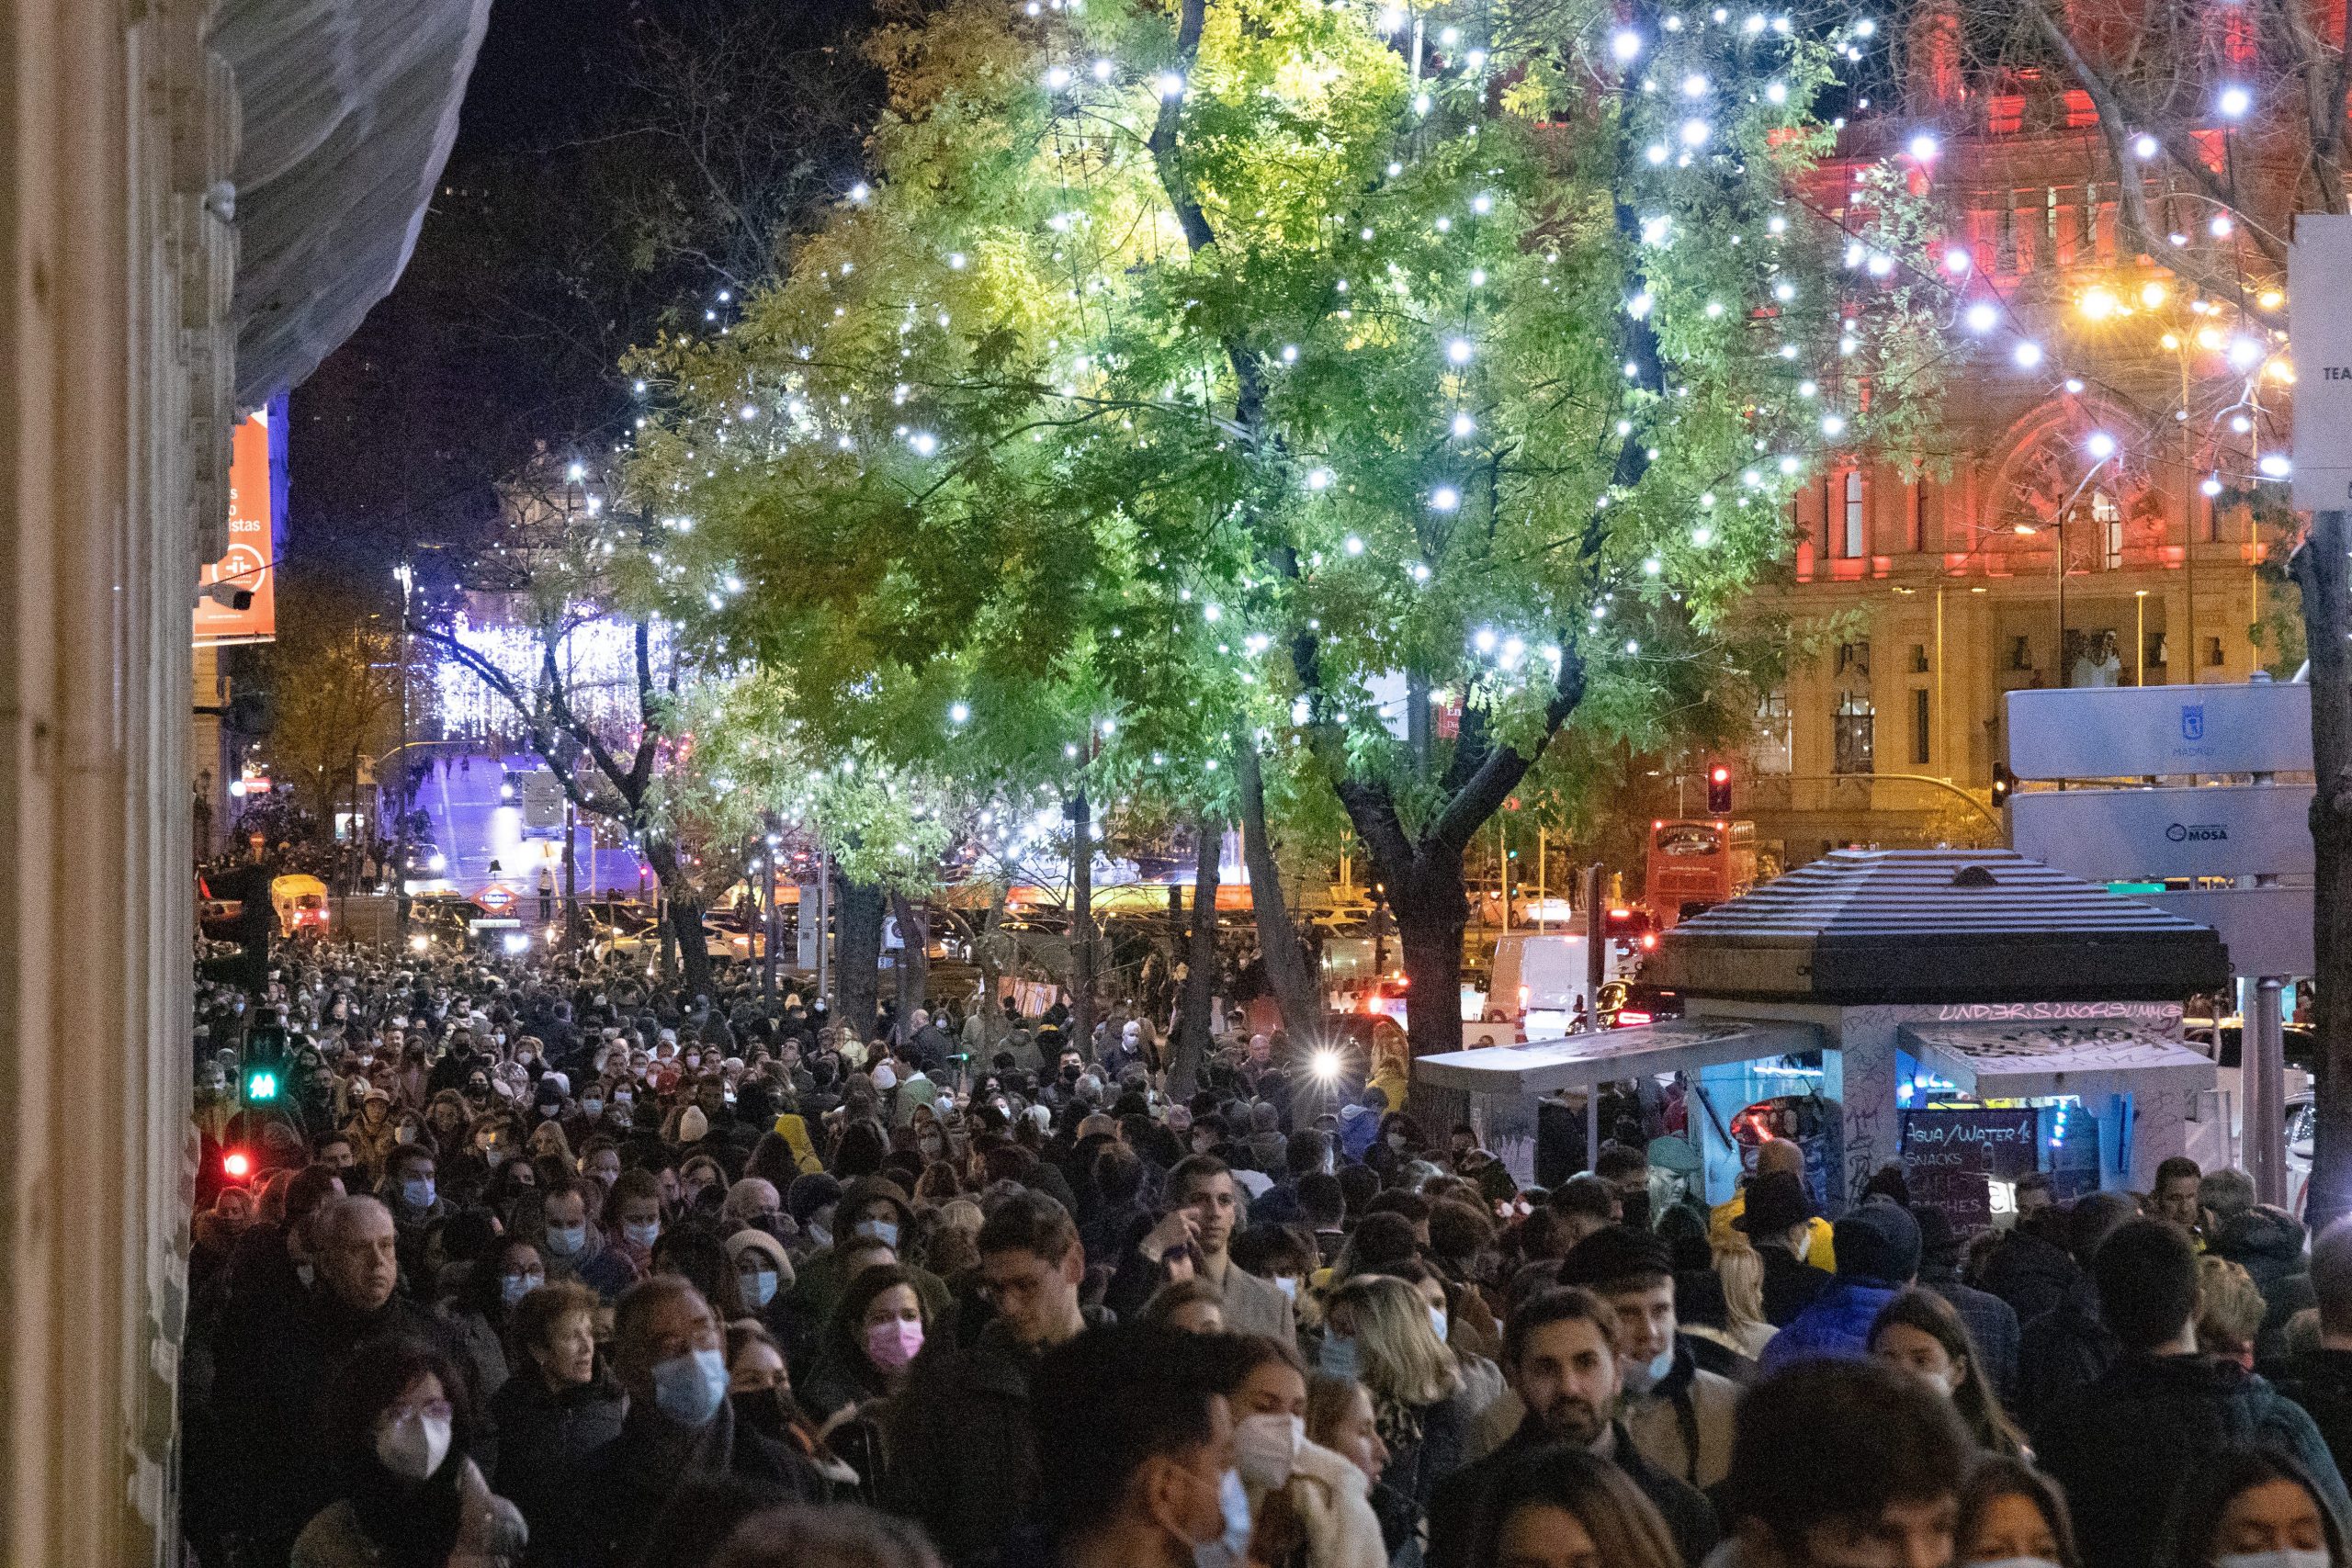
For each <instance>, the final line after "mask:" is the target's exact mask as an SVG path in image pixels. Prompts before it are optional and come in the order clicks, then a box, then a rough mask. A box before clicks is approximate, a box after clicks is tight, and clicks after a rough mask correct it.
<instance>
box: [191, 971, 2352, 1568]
mask: <svg viewBox="0 0 2352 1568" xmlns="http://www.w3.org/2000/svg"><path fill="white" fill-rule="evenodd" d="M722 990H723V994H721V995H718V996H715V997H714V996H705V995H692V996H685V995H679V994H677V993H676V992H675V991H674V990H673V989H671V988H668V987H663V986H662V985H660V984H658V983H654V982H651V981H649V979H648V978H647V977H646V976H645V974H644V973H643V971H642V969H641V968H640V967H634V966H632V967H628V968H624V967H622V966H619V965H616V964H599V963H597V962H594V961H592V960H586V959H575V958H571V957H568V956H565V955H561V954H558V955H552V956H550V955H534V956H532V957H530V958H528V959H515V960H506V961H500V960H494V959H491V958H486V957H465V958H458V957H442V958H413V959H409V960H407V961H405V962H402V961H401V960H399V959H397V958H395V957H390V956H385V955H379V954H373V953H365V952H360V951H357V950H349V949H339V948H333V947H326V946H317V945H313V946H310V947H305V948H300V949H292V950H288V951H287V952H285V953H282V954H281V955H280V956H279V958H278V959H277V967H276V968H274V969H272V970H270V971H269V978H268V982H267V985H266V989H265V991H264V993H263V994H262V995H259V996H248V995H246V994H245V993H243V992H242V991H238V990H233V989H231V988H229V987H225V986H223V985H220V984H218V983H202V984H200V985H199V987H198V1021H197V1023H198V1027H197V1043H196V1069H197V1074H198V1122H199V1129H198V1130H199V1134H200V1135H201V1139H202V1143H203V1147H204V1158H203V1162H202V1168H203V1170H204V1173H205V1174H204V1177H203V1179H202V1180H201V1182H200V1186H199V1212H198V1214H197V1217H196V1222H195V1226H194V1242H193V1248H192V1253H191V1258H190V1268H189V1281H188V1282H189V1292H190V1298H189V1299H190V1303H191V1304H190V1309H189V1330H188V1334H187V1349H186V1354H185V1357H184V1360H183V1364H182V1366H181V1369H180V1379H181V1392H182V1400H181V1408H182V1411H183V1422H184V1444H183V1448H182V1467H183V1474H182V1478H181V1486H180V1493H181V1496H182V1498H183V1507H184V1513H185V1519H184V1523H185V1527H186V1531H187V1539H188V1540H189V1541H190V1543H191V1545H192V1546H193V1548H194V1549H195V1551H196V1553H197V1555H198V1558H199V1560H200V1561H202V1562H204V1563H206V1564H208V1565H210V1568H257V1565H266V1568H279V1565H283V1564H288V1563H291V1564H295V1565H297V1568H363V1565H366V1568H374V1565H379V1564H397V1565H401V1568H409V1565H430V1568H444V1565H448V1564H462V1565H466V1568H477V1565H489V1564H520V1565H524V1568H542V1565H552V1568H635V1565H640V1564H641V1565H644V1568H702V1565H704V1564H713V1565H725V1568H743V1565H752V1564H762V1565H776V1568H782V1565H786V1564H789V1565H794V1568H977V1565H983V1564H987V1565H998V1564H1001V1565H1005V1568H1159V1565H1162V1564H1164V1565H1166V1568H1243V1565H1244V1564H1257V1565H1261V1568H1384V1565H1394V1568H1422V1565H1424V1564H1426V1565H1428V1568H1700V1565H1702V1564H1707V1565H1710V1568H1947V1565H1960V1564H1975V1565H1991V1564H1999V1565H2003V1568H2028V1565H2034V1564H2040V1565H2047V1568H2152V1565H2156V1568H2352V1557H2347V1553H2346V1542H2345V1536H2344V1529H2345V1521H2346V1518H2347V1517H2352V1499H2347V1497H2346V1491H2345V1485H2344V1481H2343V1479H2342V1477H2343V1475H2344V1473H2345V1472H2344V1470H2343V1468H2342V1467H2343V1466H2344V1465H2346V1464H2347V1463H2352V1230H2346V1229H2336V1230H2331V1231H2330V1232H2328V1233H2327V1234H2326V1235H2323V1236H2321V1237H2320V1238H2319V1239H2318V1241H2317V1242H2316V1244H2315V1245H2311V1246H2307V1245H2306V1238H2305V1236H2304V1235H2303V1234H2302V1229H2301V1225H2300V1224H2298V1223H2297V1222H2296V1221H2295V1220H2294V1219H2292V1218H2291V1217H2290V1216H2289V1215H2287V1214H2285V1213H2280V1212H2278V1211H2277V1210H2274V1209H2267V1208H2265V1207H2263V1206H2261V1205H2259V1204H2257V1203H2256V1201H2254V1191H2253V1189H2252V1187H2251V1184H2250V1183H2248V1182H2247V1180H2246V1179H2245V1177H2244V1176H2243V1175H2242V1174H2241V1173H2239V1172H2236V1171H2229V1170H2219V1171H2214V1172H2211V1173H2205V1172H2200V1171H2199V1170H2198V1169H2197V1168H2195V1167H2193V1166H2190V1165H2188V1164H2187V1163H2186V1162H2182V1161H2176V1162H2169V1163H2167V1164H2166V1165H2165V1167H2164V1168H2162V1169H2161V1170H2159V1171H2158V1172H2157V1173H2155V1174H2156V1180H2155V1182H2154V1185H2153V1188H2152V1190H2151V1191H2150V1192H2148V1193H2147V1194H2145V1195H2143V1196H2139V1195H2132V1194H2125V1193H2117V1192H2092V1193H2087V1194H2085V1195H2083V1196H2080V1197H2077V1198H2075V1200H2074V1201H2072V1202H2070V1203H2064V1204H2062V1203H2060V1202H2058V1201H2055V1200H2056V1196H2057V1195H2056V1194H2055V1193H2054V1192H2053V1191H2052V1188H2051V1186H2050V1183H2049V1180H2048V1179H2046V1178H2038V1177H2030V1178H2028V1179H2025V1180H2024V1181H2022V1182H2021V1183H2019V1185H2018V1204H2017V1209H2018V1212H2017V1214H2016V1216H2015V1223H2014V1224H2008V1225H2005V1226H2003V1227H2001V1228H1999V1229H1997V1230H1996V1231H1992V1232H1987V1233H1985V1234H1984V1235H1976V1236H1973V1237H1962V1236H1961V1235H1956V1234H1955V1233H1954V1230H1953V1227H1952V1224H1951V1220H1950V1218H1949V1217H1948V1216H1947V1215H1946V1214H1945V1213H1943V1212H1942V1211H1940V1210H1939V1209H1937V1208H1934V1207H1932V1206H1928V1205H1924V1204H1922V1205H1915V1204H1913V1203H1911V1202H1910V1201H1909V1195H1908V1193H1907V1192H1906V1191H1905V1189H1904V1183H1903V1180H1902V1177H1901V1173H1900V1172H1899V1170H1895V1169H1889V1170H1887V1171H1884V1172H1882V1173H1880V1174H1879V1175H1878V1176H1877V1177H1876V1178H1874V1179H1872V1180H1871V1183H1870V1186H1869V1190H1868V1192H1867V1193H1866V1194H1865V1196H1864V1197H1863V1198H1862V1200H1861V1201H1859V1202H1857V1203H1855V1204H1853V1205H1851V1206H1848V1207H1846V1208H1845V1209H1844V1211H1843V1212H1842V1213H1839V1214H1838V1216H1837V1217H1836V1218H1835V1219H1834V1220H1831V1219H1828V1218H1826V1217H1825V1216H1824V1214H1823V1212H1822V1205H1821V1203H1820V1202H1819V1201H1818V1200H1819V1197H1820V1194H1818V1193H1817V1192H1815V1190H1812V1188H1811V1187H1810V1186H1809V1184H1808V1175H1807V1172H1806V1169H1805V1168H1804V1156H1803V1153H1802V1151H1801V1150H1800V1149H1799V1148H1798V1146H1797V1145H1794V1144H1792V1143H1788V1142H1785V1141H1782V1142H1773V1143H1767V1144H1766V1145H1763V1147H1762V1148H1761V1149H1760V1150H1759V1151H1758V1156H1757V1158H1756V1161H1755V1169H1754V1170H1753V1172H1752V1173H1751V1174H1749V1175H1748V1176H1747V1178H1746V1179H1744V1180H1743V1182H1742V1184H1741V1186H1740V1189H1739V1190H1738V1191H1737V1192H1736V1193H1735V1194H1733V1195H1732V1197H1731V1199H1730V1201H1728V1202H1725V1203H1723V1204H1721V1205H1719V1206H1717V1207H1714V1208H1713V1209H1710V1208H1709V1207H1708V1206H1707V1204H1706V1203H1705V1201H1704V1195H1703V1194H1702V1193H1700V1192H1698V1191H1695V1190H1693V1189H1692V1183H1693V1182H1694V1180H1695V1179H1696V1172H1697V1162H1696V1159H1695V1157H1694V1156H1693V1152H1692V1150H1691V1145H1690V1144H1688V1143H1687V1142H1686V1141H1685V1140H1684V1139H1683V1138H1681V1137H1680V1136H1678V1135H1677V1134H1676V1133H1675V1131H1674V1128H1675V1127H1676V1126H1677V1125H1678V1123H1679V1117H1678V1116H1677V1115H1676V1113H1675V1112H1676V1106H1675V1104H1674V1103H1673V1102H1674V1101H1675V1100H1678V1099H1679V1095H1677V1094H1676V1093H1675V1092H1674V1091H1673V1090H1672V1089H1668V1090H1667V1091H1666V1092H1665V1094H1664V1095H1661V1094H1660V1093H1659V1092H1658V1091H1657V1086H1655V1085H1652V1086H1645V1087H1644V1088H1643V1089H1642V1090H1641V1091H1640V1092H1638V1093H1635V1092H1631V1091H1627V1092H1623V1093H1621V1094H1618V1095H1615V1096H1612V1097H1611V1107H1610V1109H1611V1119H1610V1121H1609V1122H1606V1123H1604V1125H1608V1126H1610V1127H1611V1128H1612V1130H1613V1132H1614V1134H1615V1136H1614V1137H1613V1138H1612V1140H1611V1142H1610V1143H1608V1144H1607V1145H1604V1146H1603V1147H1602V1148H1600V1150H1599V1151H1598V1158H1597V1159H1596V1161H1595V1162H1594V1164H1595V1168H1594V1169H1593V1170H1591V1171H1589V1172H1584V1173H1579V1174H1577V1175H1574V1176H1572V1177H1570V1178H1568V1179H1564V1180H1561V1181H1560V1182H1558V1184H1557V1185H1555V1186H1554V1187H1551V1188H1549V1189H1541V1188H1527V1187H1522V1186H1521V1185H1520V1184H1519V1183H1518V1182H1517V1181H1515V1180H1514V1179H1513V1178H1512V1176H1511V1174H1510V1170H1509V1169H1508V1168H1506V1165H1505V1163H1504V1162H1503V1161H1502V1160H1500V1159H1498V1158H1497V1157H1496V1156H1495V1155H1494V1154H1493V1153H1492V1152H1490V1151H1488V1150H1487V1149H1485V1148H1482V1147H1481V1146H1480V1143H1479V1139H1478V1136H1477V1134H1476V1132H1475V1131H1474V1130H1473V1129H1472V1128H1471V1127H1469V1126H1467V1125H1463V1124H1453V1125H1440V1126H1424V1125H1422V1124H1421V1121H1420V1120H1419V1119H1417V1116H1416V1110H1415V1107H1414V1105H1413V1103H1412V1095H1411V1091H1410V1089H1409V1088H1408V1085H1407V1084H1406V1083H1405V1082H1404V1081H1403V1079H1402V1078H1401V1077H1400V1076H1399V1075H1397V1073H1395V1072H1394V1071H1381V1072H1376V1073H1374V1074H1373V1075H1372V1076H1371V1081H1370V1082H1369V1083H1368V1084H1367V1085H1366V1086H1365V1087H1364V1088H1363V1089H1362V1090H1361V1092H1357V1091H1355V1090H1354V1089H1353V1088H1352V1082H1351V1084H1350V1085H1349V1087H1348V1088H1346V1089H1343V1090H1342V1091H1340V1094H1339V1096H1338V1097H1337V1098H1335V1095H1334V1092H1333V1091H1332V1090H1331V1089H1330V1088H1329V1085H1328V1081H1327V1080H1326V1078H1325V1077H1322V1076H1321V1075H1317V1074H1315V1073H1313V1072H1309V1071H1300V1070H1296V1068H1297V1066H1298V1065H1297V1064H1295V1063H1294V1062H1293V1060H1292V1051H1291V1048H1290V1045H1289V1043H1288V1042H1286V1041H1284V1040H1283V1039H1281V1038H1280V1037H1279V1036H1278V1035H1270V1034H1225V1035H1221V1036H1220V1037H1219V1039H1218V1041H1217V1044H1216V1050H1215V1051H1214V1052H1213V1053H1212V1055H1211V1056H1210V1058H1209V1060H1208V1061H1207V1063H1206V1065H1205V1066H1204V1070H1203V1072H1202V1075H1201V1080H1200V1081H1199V1082H1197V1083H1193V1084H1184V1085H1170V1084H1169V1083H1168V1082H1167V1081H1166V1079H1165V1069H1164V1068H1158V1067H1156V1063H1157V1062H1158V1061H1159V1054H1158V1053H1157V1052H1153V1051H1150V1050H1148V1049H1146V1048H1144V1047H1145V1046H1146V1045H1148V1040H1149V1036H1150V1034H1151V1032H1152V1023H1151V1021H1149V1020H1145V1019H1133V1018H1125V1017H1123V1016H1122V1015H1121V1014H1120V1012H1119V1011H1118V1010H1112V1012H1111V1013H1110V1016H1109V1017H1107V1018H1106V1020H1105V1021H1104V1022H1103V1024H1102V1025H1101V1026H1100V1027H1099V1029H1098V1030H1097V1032H1095V1033H1094V1035H1093V1036H1092V1037H1091V1038H1088V1039H1083V1040H1080V1039H1076V1038H1072V1037H1070V1036H1069V1034H1068V1033H1067V1032H1066V1031H1065V1029H1064V1028H1063V1027H1062V1019H1061V1018H1060V1016H1059V1015H1058V1012H1057V1015H1056V1016H1055V1017H1053V1018H1049V1019H1037V1020H1024V1019H1021V1018H1017V1017H1013V1016H1011V1015H1010V1014H1009V1012H1008V1011H1007V1010H1004V1009H1002V1008H1001V1007H999V1006H998V1005H996V1004H995V1003H993V1002H991V1003H988V1004H985V1005H982V1004H977V1003H976V1004H975V1005H974V1007H973V1008H972V1010H971V1012H970V1014H969V1015H968V1016H962V1017H959V1016H956V1015H955V1014H953V1013H952V1012H951V1013H950V1014H948V1015H947V1016H943V1017H936V1018H935V1017H933V1016H932V1015H931V1014H929V1013H927V1012H924V1011H921V1010H917V1011H914V1012H911V1013H910V1015H909V1016H907V1017H906V1018H905V1019H904V1020H899V1021H887V1022H886V1023H885V1024H884V1026H883V1027H882V1028H881V1029H879V1030H876V1031H872V1032H869V1031H865V1030H850V1029H844V1028H843V1027H842V1026H841V1025H840V1024H839V1023H837V1022H836V1021H833V1020H831V1019H830V1018H828V1016H827V1015H826V1012H825V1010H824V1009H823V1007H822V1006H821V1005H807V1006H804V1005H803V1004H802V1002H801V1001H800V1000H799V999H798V998H797V997H792V996H789V995H787V996H785V997H782V998H777V999H775V1000H774V1001H770V1000H767V999H763V997H762V995H761V993H760V992H759V990H758V988H757V987H756V985H754V984H753V983H752V981H751V980H750V979H749V978H748V977H739V976H730V975H728V974H726V972H724V971H722ZM861 1034H870V1037H869V1038H860V1035H861ZM256 1038H259V1039H263V1040H266V1041H268V1042H271V1043H272V1044H273V1048H275V1043H276V1042H277V1041H279V1040H280V1039H281V1038H282V1040H283V1041H284V1050H283V1055H282V1057H281V1058H280V1059H282V1060H283V1062H284V1063H285V1069H284V1071H285V1078H284V1083H283V1087H282V1091H281V1092H280V1093H279V1094H278V1096H277V1098H276V1099H275V1100H271V1101H269V1102H267V1103H266V1104H260V1103H255V1104H248V1103H245V1102H244V1100H243V1099H242V1098H241V1097H240V1094H239V1091H238V1084H239V1068H240V1066H241V1064H242V1062H243V1060H244V1056H243V1053H245V1052H247V1051H248V1050H250V1048H251V1047H252V1044H253V1043H254V1040H255V1039H256ZM1342 1101H1344V1102H1342ZM232 1154H234V1155H236V1156H238V1159H237V1160H236V1161H232V1160H231V1159H230V1157H229V1156H231V1155H232ZM232 1165H233V1166H236V1167H238V1168H239V1169H240V1170H241V1172H242V1174H239V1175H236V1176H234V1177H233V1178H232V1176H231V1175H230V1174H228V1173H229V1172H230V1170H231V1168H232Z"/></svg>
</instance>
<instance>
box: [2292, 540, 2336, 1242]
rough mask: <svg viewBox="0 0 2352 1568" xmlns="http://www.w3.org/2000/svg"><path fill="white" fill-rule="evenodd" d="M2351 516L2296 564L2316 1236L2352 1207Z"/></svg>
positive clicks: (2308, 543) (2307, 547)
mask: <svg viewBox="0 0 2352 1568" xmlns="http://www.w3.org/2000/svg"><path fill="white" fill-rule="evenodd" d="M2345 550H2346V536H2345V526H2344V513H2341V512H2314V513H2312V527H2311V535H2310V536H2309V537H2308V538H2307V539H2305V540H2304V542H2303V545H2302V547H2301V549H2299V550H2297V551H2296V552H2295V555H2294V558H2293V559H2292V560H2291V561H2290V563H2289V570H2290V573H2291V574H2292V575H2293V577H2294V579H2295V585H2296V586H2297V587H2298V588H2299V589H2301V591H2302V601H2303V641H2304V645H2305V647H2306V648H2308V649H2309V650H2310V656H2311V682H2312V775H2313V777H2314V778H2315V779H2316V780H2317V781H2318V786H2319V787H2318V791H2317V793H2316V794H2315V795H2313V796H2312V851H2313V853H2314V857H2315V874H2314V875H2313V878H2312V882H2313V894H2312V956H2313V962H2314V963H2316V964H2317V965H2318V973H2317V974H2316V975H2314V976H2312V978H2313V979H2314V980H2315V981H2316V983H2317V984H2316V993H2317V994H2316V996H2315V997H2314V998H2313V1014H2312V1016H2313V1021H2314V1022H2315V1024H2316V1025H2317V1027H2318V1034H2319V1055H2320V1063H2321V1066H2320V1070H2319V1074H2318V1083H2317V1092H2318V1101H2317V1110H2318V1130H2317V1138H2316V1143H2315V1146H2314V1148H2313V1151H2312V1177H2311V1193H2310V1198H2309V1216H2308V1217H2309V1223H2310V1224H2311V1228H2312V1235H2318V1234H2319V1233H2320V1232H2321V1231H2322V1230H2324V1229H2325V1228H2326V1226H2327V1224H2328V1223H2329V1222H2330V1221H2332V1220H2334V1219H2335V1218H2336V1217H2337V1216H2338V1215H2340V1214H2342V1213H2345V1212H2346V1210H2347V1209H2352V660H2347V659H2346V640H2345V639H2346V636H2347V634H2352V585H2347V581H2346V579H2347V575H2352V574H2347V572H2346V566H2347V564H2352V563H2347V560H2346V554H2345Z"/></svg>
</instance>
